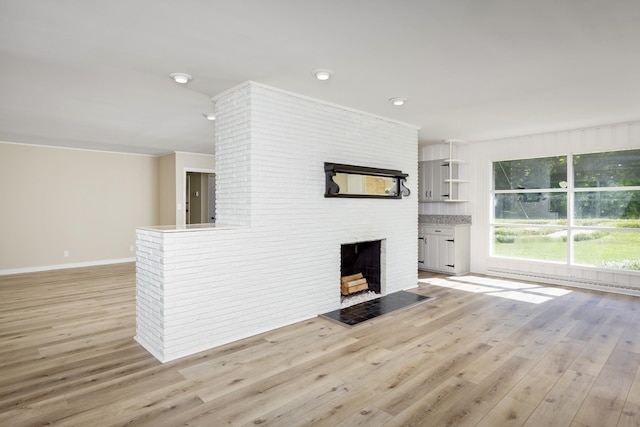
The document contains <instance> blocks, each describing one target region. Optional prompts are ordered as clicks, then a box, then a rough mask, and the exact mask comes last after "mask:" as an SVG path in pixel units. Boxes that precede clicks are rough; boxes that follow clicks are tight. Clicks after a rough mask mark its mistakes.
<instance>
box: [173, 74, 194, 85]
mask: <svg viewBox="0 0 640 427" xmlns="http://www.w3.org/2000/svg"><path fill="white" fill-rule="evenodd" d="M169 77H171V78H172V79H173V81H174V82H176V83H180V84H181V85H183V84H186V83H189V81H190V80H191V79H192V78H193V77H191V76H190V75H189V74H187V73H171V74H169Z"/></svg>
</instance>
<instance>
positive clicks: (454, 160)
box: [444, 139, 469, 203]
mask: <svg viewBox="0 0 640 427" xmlns="http://www.w3.org/2000/svg"><path fill="white" fill-rule="evenodd" d="M444 142H445V144H448V145H449V157H448V158H447V159H444V163H446V164H448V165H449V177H448V178H447V179H445V180H444V182H445V183H447V184H448V185H449V198H448V199H446V200H444V202H445V203H464V202H468V200H464V199H460V198H458V194H460V191H459V190H460V189H459V188H458V185H459V184H465V183H467V182H469V181H468V180H466V179H462V178H460V168H459V165H464V164H467V163H468V162H466V161H465V160H461V159H460V158H458V148H459V145H462V144H466V142H464V141H462V140H461V139H447V140H445V141H444Z"/></svg>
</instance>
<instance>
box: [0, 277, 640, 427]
mask: <svg viewBox="0 0 640 427" xmlns="http://www.w3.org/2000/svg"><path fill="white" fill-rule="evenodd" d="M419 282H420V283H419V287H417V288H416V289H414V290H412V292H416V293H419V294H423V295H428V296H433V297H437V299H436V300H434V301H431V302H427V303H424V304H419V305H416V306H414V307H411V308H409V309H406V310H402V311H399V312H397V313H393V314H390V315H386V316H383V317H381V318H378V319H374V320H373V321H370V322H367V323H365V324H362V325H358V326H356V327H354V328H352V329H348V328H345V327H343V326H341V325H338V324H336V323H333V322H331V321H329V320H326V319H321V318H314V319H310V320H308V321H305V322H301V323H298V324H295V325H291V326H288V327H284V328H281V329H277V330H274V331H271V332H268V333H264V334H261V335H258V336H254V337H251V338H248V339H244V340H241V341H238V342H234V343H231V344H229V345H225V346H222V347H219V348H216V349H213V350H209V351H205V352H202V353H199V354H197V355H194V356H190V357H185V358H182V359H180V360H177V361H174V362H170V363H166V364H161V363H159V362H157V361H156V360H155V359H154V358H153V357H152V356H151V355H149V354H148V353H147V352H146V351H145V350H144V349H143V348H141V347H140V346H139V345H138V344H137V343H136V342H135V341H134V340H133V336H134V335H135V266H134V265H133V264H119V265H111V266H101V267H91V268H81V269H70V270H58V271H51V272H41V273H33V274H21V275H12V276H0V425H1V426H39V425H56V426H123V425H127V426H131V425H148V426H181V425H185V426H186V425H189V426H255V425H265V426H287V427H289V426H358V425H366V426H483V427H484V426H488V427H495V426H535V427H538V426H569V427H586V426H597V427H603V426H604V427H606V426H617V427H626V426H640V369H639V368H640V298H636V297H630V296H621V295H615V294H605V293H599V292H592V291H582V290H576V289H568V288H567V289H565V288H560V287H551V286H548V287H545V286H541V285H539V284H538V285H535V284H526V283H524V282H516V281H508V280H504V279H492V278H488V277H480V276H474V275H468V276H463V277H445V276H438V275H430V274H426V273H420V280H419ZM336 292H338V287H337V285H336Z"/></svg>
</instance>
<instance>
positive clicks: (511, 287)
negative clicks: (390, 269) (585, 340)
mask: <svg viewBox="0 0 640 427" xmlns="http://www.w3.org/2000/svg"><path fill="white" fill-rule="evenodd" d="M418 283H421V284H425V285H434V286H440V287H444V288H451V289H457V290H460V291H465V292H473V293H483V294H486V295H491V296H494V297H500V298H507V299H512V300H516V301H522V302H528V303H531V304H541V303H543V302H547V301H550V300H552V299H553V298H554V297H560V296H563V295H566V294H569V293H571V291H570V290H567V289H562V288H555V287H548V286H541V285H534V284H531V283H523V282H515V281H511V280H504V279H495V278H490V277H480V276H473V275H469V276H459V277H457V276H452V277H447V278H428V279H418Z"/></svg>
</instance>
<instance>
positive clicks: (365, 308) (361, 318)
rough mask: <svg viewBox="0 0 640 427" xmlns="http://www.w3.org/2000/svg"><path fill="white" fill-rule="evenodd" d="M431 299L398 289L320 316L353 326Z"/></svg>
mask: <svg viewBox="0 0 640 427" xmlns="http://www.w3.org/2000/svg"><path fill="white" fill-rule="evenodd" d="M432 299H433V298H432V297H426V296H423V295H418V294H414V293H412V292H405V291H398V292H394V293H392V294H389V295H385V296H383V297H380V298H376V299H373V300H370V301H365V302H361V303H360V304H356V305H352V306H351V307H347V308H340V309H338V310H334V311H330V312H328V313H324V314H321V315H320V317H324V318H326V319H329V320H335V321H336V322H339V323H341V324H343V325H346V326H354V325H357V324H359V323H362V322H365V321H367V320H370V319H373V318H376V317H379V316H382V315H384V314H388V313H391V312H393V311H396V310H400V309H402V308H407V307H409V306H412V305H415V304H418V303H421V302H425V301H428V300H432Z"/></svg>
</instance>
